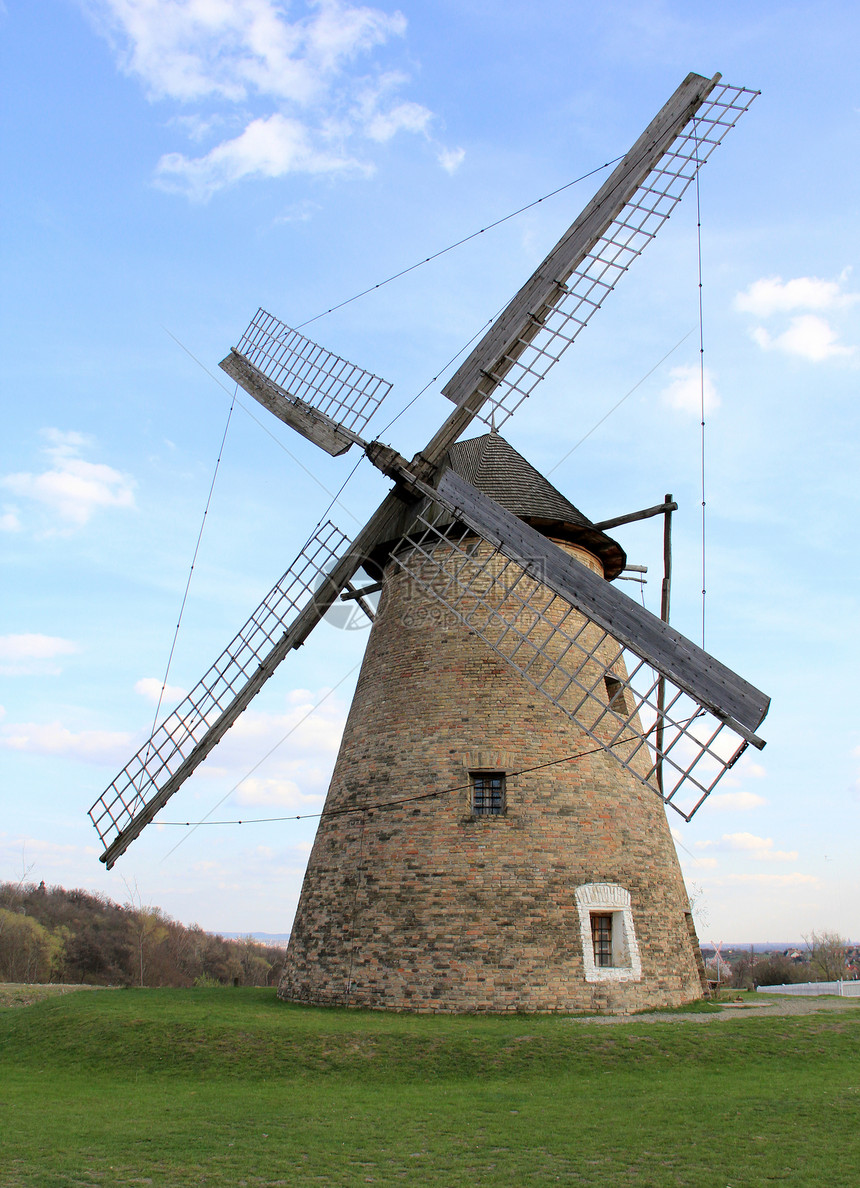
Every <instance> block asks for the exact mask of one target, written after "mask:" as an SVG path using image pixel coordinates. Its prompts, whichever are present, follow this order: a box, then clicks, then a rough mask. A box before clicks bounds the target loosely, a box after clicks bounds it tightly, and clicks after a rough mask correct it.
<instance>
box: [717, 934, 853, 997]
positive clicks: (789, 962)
mask: <svg viewBox="0 0 860 1188" xmlns="http://www.w3.org/2000/svg"><path fill="white" fill-rule="evenodd" d="M703 956H704V960H705V968H706V970H707V973H708V977H709V979H710V980H711V981H714V982H719V983H721V984H723V985H726V986H731V987H732V988H733V989H737V990H753V989H755V987H757V986H787V985H791V984H793V983H796V982H835V981H838V980H840V979H842V980H847V981H851V980H854V979H856V978H857V977H858V976H860V945H852V944H851V942H850V941H849V940H848V939H847V938H846V937H843V936H840V935H839V933H837V932H832V931H828V930H826V929H823V930H821V931H818V932H811V933H810V934H809V936H805V937H804V938H803V945H802V947H801V948H799V949H789V950H786V951H784V952H770V953H757V952H754V951H753V949H749V950H746V949H729V950H728V951H724V952H722V953H721V955H720V957H719V958H717V955H716V953H715V952H713V951H712V950H710V949H706V948H704V947H703Z"/></svg>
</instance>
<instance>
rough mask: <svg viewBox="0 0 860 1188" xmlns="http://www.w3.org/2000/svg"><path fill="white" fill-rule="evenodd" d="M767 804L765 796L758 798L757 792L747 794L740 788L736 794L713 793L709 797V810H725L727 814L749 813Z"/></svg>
mask: <svg viewBox="0 0 860 1188" xmlns="http://www.w3.org/2000/svg"><path fill="white" fill-rule="evenodd" d="M765 804H767V801H766V800H765V798H764V797H763V796H758V795H757V794H756V793H755V792H747V791H745V790H744V789H743V788H739V789H738V790H737V791H735V792H712V793H711V795H710V796H709V797H708V808H709V809H711V810H714V809H716V810H717V811H718V812H719V811H720V810H723V811H725V812H738V813H748V812H750V811H751V810H752V809H757V808H761V807H762V806H763V805H765Z"/></svg>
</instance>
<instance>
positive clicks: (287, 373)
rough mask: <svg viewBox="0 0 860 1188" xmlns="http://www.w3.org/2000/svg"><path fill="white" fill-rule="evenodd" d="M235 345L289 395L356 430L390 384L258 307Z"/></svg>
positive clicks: (366, 419) (241, 353)
mask: <svg viewBox="0 0 860 1188" xmlns="http://www.w3.org/2000/svg"><path fill="white" fill-rule="evenodd" d="M236 350H237V351H238V352H239V354H240V355H244V356H245V358H246V359H247V360H248V362H249V363H252V364H253V365H254V366H255V367H256V368H257V369H258V370H259V371H262V373H263V374H264V375H265V376H267V377H268V378H269V379H270V380H271V381H272V382H273V383H275V384H277V385H278V387H280V388H282V389H283V390H284V391H285V392H287V393H288V394H289V395H290V396H292V397H293V398H294V399H298V400H301V401H303V402H304V403H305V404H309V405H310V406H311V407H312V408H315V409H316V410H317V411H318V412H321V413H325V415H326V416H327V417H330V418H331V419H332V420H333V421H336V422H337V423H338V424H339V425H345V426H346V428H347V429H351V430H352V431H353V433H361V431H362V430H363V429H364V426H365V425H366V424H367V422H368V421H369V420H370V418H371V417H372V416H373V414H374V413H375V412H376V410H377V408H378V407H379V405H380V404H381V403H382V401H383V400H384V399H385V397H386V396H387V395H388V393H389V392H390V391H391V388H392V385H391V384H390V383H388V381H387V380H384V379H380V378H379V376H376V375H372V374H371V373H370V372H369V371H363V370H362V369H361V368H360V367H356V366H355V364H354V363H350V362H348V361H347V360H346V359H341V358H340V356H339V355H333V354H332V353H331V351H327V350H326V349H325V347H321V346H319V345H318V344H317V343H315V342H312V341H311V340H310V339H309V338H305V337H304V335H302V334H299V332H298V330H292V329H290V327H289V326H286V325H284V323H283V322H279V321H278V319H277V318H275V317H273V316H272V315H271V314H269V313H266V311H265V310H264V309H258V310H257V313H256V315H255V316H254V319H253V321H252V322H251V324H250V326H249V327H248V329H247V330H246V331H245V333H244V334H243V335H242V338H241V340H240V342H239V345H238V346H237V347H236Z"/></svg>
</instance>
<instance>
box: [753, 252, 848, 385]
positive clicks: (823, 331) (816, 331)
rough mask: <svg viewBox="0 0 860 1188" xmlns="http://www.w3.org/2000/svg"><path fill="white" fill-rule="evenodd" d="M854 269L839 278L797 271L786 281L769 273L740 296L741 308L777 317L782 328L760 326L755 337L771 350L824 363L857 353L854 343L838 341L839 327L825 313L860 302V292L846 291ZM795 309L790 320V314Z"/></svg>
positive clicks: (765, 316)
mask: <svg viewBox="0 0 860 1188" xmlns="http://www.w3.org/2000/svg"><path fill="white" fill-rule="evenodd" d="M847 278H848V272H847V271H846V272H845V273H843V274H842V276H840V277H839V279H838V280H835V281H830V280H822V279H821V278H820V277H817V276H797V277H794V278H792V279H791V280H787V281H783V279H782V277H780V276H773V277H763V278H762V279H761V280H757V281H753V283H752V284H751V285H750V286H749V288H748V289H746V290H745V291H744V292H743V293H738V294H737V296H736V297H735V302H734V304H735V309H738V310H740V311H741V312H742V313H748V314H752V315H753V316H754V317H756V318H761V319H767V318H774V317H776V318H777V319H778V321H779V323H780V326H781V327H784V328H780V329H779V331H778V332H772V331H770V330H767V329H765V327H764V326H761V325H759V326H755V327H754V328H753V330H752V331H751V333H752V338H753V341H754V342H756V343H758V345H759V346H760V347H761V348H762V350H765V351H782V352H783V353H784V354H786V355H795V356H797V357H798V358H801V359H806V360H807V361H808V362H810V363H821V362H824V361H825V360H826V359H834V358H840V357H843V358H844V357H845V356H849V355H853V354H854V353H855V348H854V347H853V346H844V345H843V344H842V343H840V342H839V341H838V339H839V335H838V332H837V331H836V330H835V329H834V328H833V326H832V325H831V323H830V321H828V320H827V319H826V318H824V317H822V313H828V314H831V315H834V314H837V313H838V312H839V311H840V310H843V309H847V308H849V307H851V306H853V305H855V304H856V303H857V302H858V301H860V293H846V292H845V291H844V290H843V288H842V285H843V282H844V281H846V280H847ZM788 314H793V315H794V316H792V317H790V318H789V319H788V321H787V323H786V315H788Z"/></svg>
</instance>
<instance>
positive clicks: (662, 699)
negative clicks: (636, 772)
mask: <svg viewBox="0 0 860 1188" xmlns="http://www.w3.org/2000/svg"><path fill="white" fill-rule="evenodd" d="M663 506H664V508H665V511H664V515H663V584H662V586H661V588H660V618H661V619H662V620H663V622H664V623H668V622H669V598H670V594H671V588H672V511H673V509H675V508H677V506H678V505H677V503H674V502H673V501H672V496H671V495H667V496H666V498H665V499H664V501H663ZM665 704H666V680H665V677H663V676H662V674H661V676H660V678H659V680H658V682H657V731H656V748H657V757H656V758H657V762H656V764H655V767H654V774H655V776H656V778H657V787H658V788H659V790H660V795H661V796H662V795H663V708H664V706H665Z"/></svg>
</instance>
